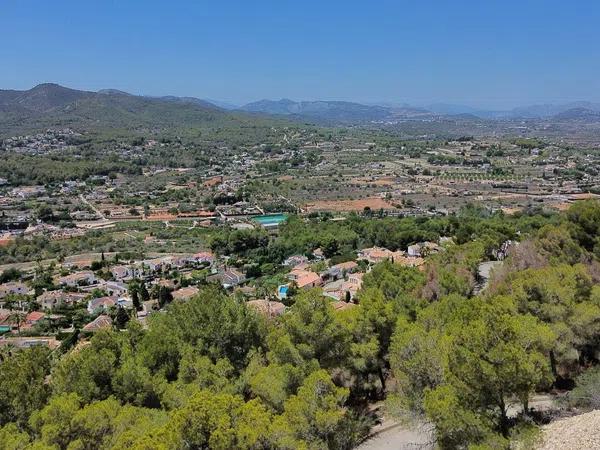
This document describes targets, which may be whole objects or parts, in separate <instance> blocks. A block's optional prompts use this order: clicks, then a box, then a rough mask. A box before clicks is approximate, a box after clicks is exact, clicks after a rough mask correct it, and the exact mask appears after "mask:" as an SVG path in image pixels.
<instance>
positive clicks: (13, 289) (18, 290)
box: [0, 281, 29, 299]
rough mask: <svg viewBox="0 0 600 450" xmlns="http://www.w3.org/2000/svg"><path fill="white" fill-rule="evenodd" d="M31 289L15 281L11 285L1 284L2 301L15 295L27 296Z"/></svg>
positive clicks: (0, 294) (0, 297) (0, 295)
mask: <svg viewBox="0 0 600 450" xmlns="http://www.w3.org/2000/svg"><path fill="white" fill-rule="evenodd" d="M28 292H29V288H28V287H27V285H26V284H25V283H21V282H20V281H14V282H10V283H4V284H0V299H2V298H5V297H8V296H9V295H11V294H14V295H27V293H28Z"/></svg>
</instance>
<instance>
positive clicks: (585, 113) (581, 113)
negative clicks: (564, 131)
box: [552, 108, 600, 122]
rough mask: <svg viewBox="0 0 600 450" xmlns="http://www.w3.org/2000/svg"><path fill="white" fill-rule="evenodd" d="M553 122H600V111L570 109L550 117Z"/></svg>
mask: <svg viewBox="0 0 600 450" xmlns="http://www.w3.org/2000/svg"><path fill="white" fill-rule="evenodd" d="M552 119H553V120H557V121H563V120H578V121H590V122H599V121H600V111H594V110H592V109H588V108H571V109H568V110H566V111H563V112H560V113H558V114H555V115H554V116H552Z"/></svg>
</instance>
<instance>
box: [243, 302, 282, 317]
mask: <svg viewBox="0 0 600 450" xmlns="http://www.w3.org/2000/svg"><path fill="white" fill-rule="evenodd" d="M246 305H248V307H250V308H252V309H254V310H255V311H257V312H258V313H260V314H262V315H264V316H266V317H268V318H270V319H272V318H274V317H277V316H280V315H282V314H283V313H284V312H285V305H284V304H283V303H281V302H273V301H270V300H250V301H249V302H247V303H246Z"/></svg>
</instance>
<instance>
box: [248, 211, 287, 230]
mask: <svg viewBox="0 0 600 450" xmlns="http://www.w3.org/2000/svg"><path fill="white" fill-rule="evenodd" d="M287 218H288V216H287V214H266V215H264V216H256V217H253V218H252V219H253V220H256V221H257V222H258V223H260V224H261V225H262V226H264V227H276V226H278V225H279V224H280V223H281V222H284V221H285V220H286V219H287Z"/></svg>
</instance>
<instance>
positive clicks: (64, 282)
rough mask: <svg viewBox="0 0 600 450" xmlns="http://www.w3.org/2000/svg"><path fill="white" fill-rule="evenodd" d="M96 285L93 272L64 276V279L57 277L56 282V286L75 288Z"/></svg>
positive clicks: (96, 281)
mask: <svg viewBox="0 0 600 450" xmlns="http://www.w3.org/2000/svg"><path fill="white" fill-rule="evenodd" d="M97 283H98V279H97V278H96V275H94V272H92V271H91V270H84V271H82V272H75V273H72V274H70V275H65V276H64V277H59V278H58V279H57V280H56V284H58V285H60V286H69V287H77V286H86V285H87V286H91V285H95V284H97Z"/></svg>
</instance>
